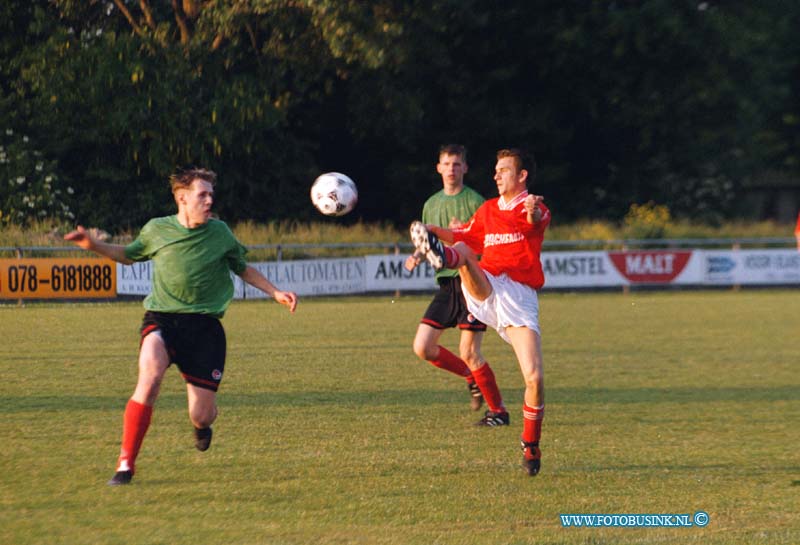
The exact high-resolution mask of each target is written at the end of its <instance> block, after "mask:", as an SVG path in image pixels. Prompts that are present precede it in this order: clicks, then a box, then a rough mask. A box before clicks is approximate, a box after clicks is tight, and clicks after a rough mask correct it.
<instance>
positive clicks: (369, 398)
mask: <svg viewBox="0 0 800 545" xmlns="http://www.w3.org/2000/svg"><path fill="white" fill-rule="evenodd" d="M461 390H462V389H461V388H455V387H454V388H452V389H447V390H420V389H408V390H360V391H353V390H346V389H342V390H333V389H331V390H325V391H296V392H271V391H266V392H257V393H237V392H233V391H225V390H223V391H221V392H220V396H219V397H220V404H221V405H224V406H226V407H249V406H269V407H273V408H275V407H294V408H298V407H313V406H319V405H341V406H343V407H348V406H352V407H364V406H373V407H379V406H406V405H413V406H425V405H430V404H444V405H447V404H464V403H466V400H467V393H466V389H464V391H461ZM547 395H548V403H550V404H563V405H591V404H623V405H624V404H636V403H643V404H655V403H715V402H719V401H733V402H751V401H757V402H764V401H797V400H800V388H798V387H796V386H794V385H789V386H775V387H752V388H746V387H726V388H689V387H682V388H619V389H606V388H550V389H548V390H547ZM504 397H505V398H506V399H507V400H517V399H521V398H522V390H521V389H519V388H515V389H504ZM126 402H127V397H125V396H87V395H70V394H69V393H66V392H65V393H64V394H62V395H58V396H42V395H16V396H15V395H8V396H4V397H2V398H0V411H2V412H3V413H23V412H39V411H42V412H49V411H64V410H84V411H85V410H122V409H124V407H125V403H126ZM185 406H186V396H185V395H184V394H172V393H170V394H162V396H161V397H160V398H159V400H158V407H159V408H166V409H170V408H176V407H179V408H184V407H185Z"/></svg>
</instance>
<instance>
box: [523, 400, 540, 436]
mask: <svg viewBox="0 0 800 545" xmlns="http://www.w3.org/2000/svg"><path fill="white" fill-rule="evenodd" d="M522 417H523V419H522V422H523V423H522V440H523V441H525V442H526V443H534V442H537V441H539V438H540V437H541V436H542V419H543V418H544V405H542V406H541V407H529V406H528V404H527V403H525V402H523V403H522Z"/></svg>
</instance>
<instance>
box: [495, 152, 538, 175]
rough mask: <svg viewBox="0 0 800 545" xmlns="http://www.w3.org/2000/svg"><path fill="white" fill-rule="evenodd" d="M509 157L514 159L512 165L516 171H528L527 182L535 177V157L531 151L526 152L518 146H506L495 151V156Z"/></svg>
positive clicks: (499, 157)
mask: <svg viewBox="0 0 800 545" xmlns="http://www.w3.org/2000/svg"><path fill="white" fill-rule="evenodd" d="M504 157H511V158H512V159H513V160H514V166H515V167H517V171H520V170H527V171H528V183H531V182H533V180H534V179H536V159H535V158H534V157H533V154H532V153H529V152H526V151H524V150H522V149H520V148H507V149H501V150H500V151H498V152H497V158H498V159H502V158H504Z"/></svg>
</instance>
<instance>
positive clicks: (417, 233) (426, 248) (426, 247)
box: [409, 221, 444, 271]
mask: <svg viewBox="0 0 800 545" xmlns="http://www.w3.org/2000/svg"><path fill="white" fill-rule="evenodd" d="M409 231H410V233H411V242H412V244H414V248H416V249H417V251H418V252H419V253H420V254H422V255H423V256H424V257H425V260H426V261H427V262H428V263H430V264H431V267H433V268H434V270H437V271H439V270H441V269H443V268H444V259H442V257H441V256H440V255H439V254H437V253H436V252H435V251H434V250H433V248H431V243H430V237H429V233H428V230H427V229H425V226H424V225H423V224H422V222H419V221H415V222H414V223H412V224H411V228H410V229H409Z"/></svg>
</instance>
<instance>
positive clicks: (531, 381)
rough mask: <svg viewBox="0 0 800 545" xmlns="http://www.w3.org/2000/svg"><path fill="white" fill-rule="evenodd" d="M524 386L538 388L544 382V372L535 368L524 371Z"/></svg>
mask: <svg viewBox="0 0 800 545" xmlns="http://www.w3.org/2000/svg"><path fill="white" fill-rule="evenodd" d="M523 378H524V380H525V387H526V388H532V389H534V390H540V389H541V388H542V385H543V384H544V374H543V373H542V371H541V369H539V368H535V369H531V370H530V371H527V372H526V373H524V375H523Z"/></svg>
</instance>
